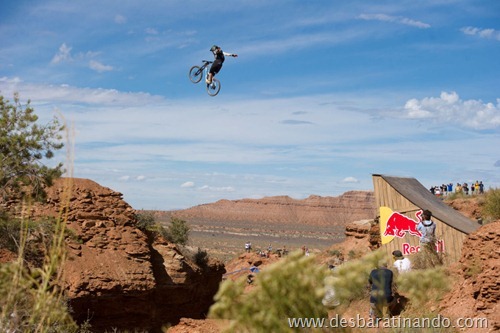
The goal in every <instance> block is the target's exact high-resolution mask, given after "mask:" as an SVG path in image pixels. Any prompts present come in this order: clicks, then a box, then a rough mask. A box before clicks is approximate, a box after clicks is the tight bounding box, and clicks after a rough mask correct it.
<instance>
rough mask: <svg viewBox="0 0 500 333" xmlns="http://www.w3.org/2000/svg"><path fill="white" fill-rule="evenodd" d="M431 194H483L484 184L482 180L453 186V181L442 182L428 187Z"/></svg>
mask: <svg viewBox="0 0 500 333" xmlns="http://www.w3.org/2000/svg"><path fill="white" fill-rule="evenodd" d="M429 190H430V191H431V193H432V194H434V195H436V196H438V197H439V196H447V195H450V194H452V193H464V194H465V195H474V194H483V193H484V185H483V182H482V181H478V180H476V182H475V183H474V182H472V183H471V184H468V183H462V184H460V183H457V184H456V185H455V186H453V183H449V184H442V185H441V186H432V187H431V188H430V189H429Z"/></svg>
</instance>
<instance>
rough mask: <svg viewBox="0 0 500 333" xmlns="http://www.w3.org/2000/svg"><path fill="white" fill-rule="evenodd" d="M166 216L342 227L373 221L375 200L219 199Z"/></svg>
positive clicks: (359, 195) (364, 195)
mask: <svg viewBox="0 0 500 333" xmlns="http://www.w3.org/2000/svg"><path fill="white" fill-rule="evenodd" d="M170 214H171V215H173V216H175V217H179V218H182V219H185V220H189V221H193V222H202V221H204V220H205V221H207V220H217V221H223V222H224V221H225V222H245V221H251V223H252V224H286V225H288V226H293V225H316V226H332V225H341V226H342V227H343V226H345V225H346V224H347V223H349V222H352V221H357V220H361V219H368V218H374V216H375V199H374V194H373V192H371V191H349V192H346V193H344V194H342V195H341V196H338V197H320V196H316V195H312V196H310V197H308V198H306V199H302V200H298V199H292V198H290V197H288V196H275V197H265V198H262V199H241V200H219V201H217V202H215V203H211V204H204V205H199V206H195V207H192V208H189V209H184V210H178V211H173V212H170Z"/></svg>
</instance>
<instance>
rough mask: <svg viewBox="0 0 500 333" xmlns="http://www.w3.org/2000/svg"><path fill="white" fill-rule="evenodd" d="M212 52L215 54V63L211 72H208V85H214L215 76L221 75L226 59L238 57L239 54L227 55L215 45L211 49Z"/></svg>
mask: <svg viewBox="0 0 500 333" xmlns="http://www.w3.org/2000/svg"><path fill="white" fill-rule="evenodd" d="M210 51H211V52H212V53H213V54H214V58H215V60H214V62H213V64H212V66H211V67H210V70H209V72H208V78H207V80H206V82H207V84H211V83H212V79H213V77H214V76H215V74H217V73H219V71H220V69H221V68H222V63H224V60H225V59H226V58H225V57H237V56H238V55H237V54H234V53H227V52H223V51H222V49H221V48H220V47H219V46H217V45H213V46H212V47H211V48H210Z"/></svg>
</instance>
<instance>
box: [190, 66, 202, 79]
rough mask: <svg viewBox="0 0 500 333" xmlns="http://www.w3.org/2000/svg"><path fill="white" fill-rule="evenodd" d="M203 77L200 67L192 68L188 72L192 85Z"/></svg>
mask: <svg viewBox="0 0 500 333" xmlns="http://www.w3.org/2000/svg"><path fill="white" fill-rule="evenodd" d="M202 77H203V69H201V68H200V66H193V67H191V69H190V70H189V80H191V82H193V83H198V82H200V81H201V78H202Z"/></svg>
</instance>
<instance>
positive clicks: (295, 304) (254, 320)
mask: <svg viewBox="0 0 500 333" xmlns="http://www.w3.org/2000/svg"><path fill="white" fill-rule="evenodd" d="M326 274H327V269H326V268H325V267H323V266H319V265H318V264H317V263H316V262H315V260H314V259H313V256H304V255H303V254H302V251H295V252H293V253H291V254H290V255H289V256H287V257H285V259H282V260H281V261H279V262H277V263H275V264H273V265H270V266H268V267H266V268H265V269H263V270H262V271H261V272H259V273H258V274H256V275H255V282H254V285H255V288H254V289H252V290H250V291H248V292H244V290H245V286H246V281H245V279H244V277H243V278H242V279H239V280H237V281H231V280H226V281H225V282H223V283H222V285H221V287H220V289H219V291H218V292H217V294H216V295H215V301H216V303H215V304H214V305H213V306H212V307H211V308H210V313H209V317H212V318H220V319H229V320H231V324H230V327H228V331H229V332H292V331H293V330H294V329H292V328H290V326H289V324H288V318H299V317H303V318H326V317H327V312H326V308H325V307H324V306H323V304H322V303H321V300H322V298H323V296H324V284H323V280H324V277H325V275H326ZM295 330H296V329H295ZM318 331H319V330H318Z"/></svg>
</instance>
